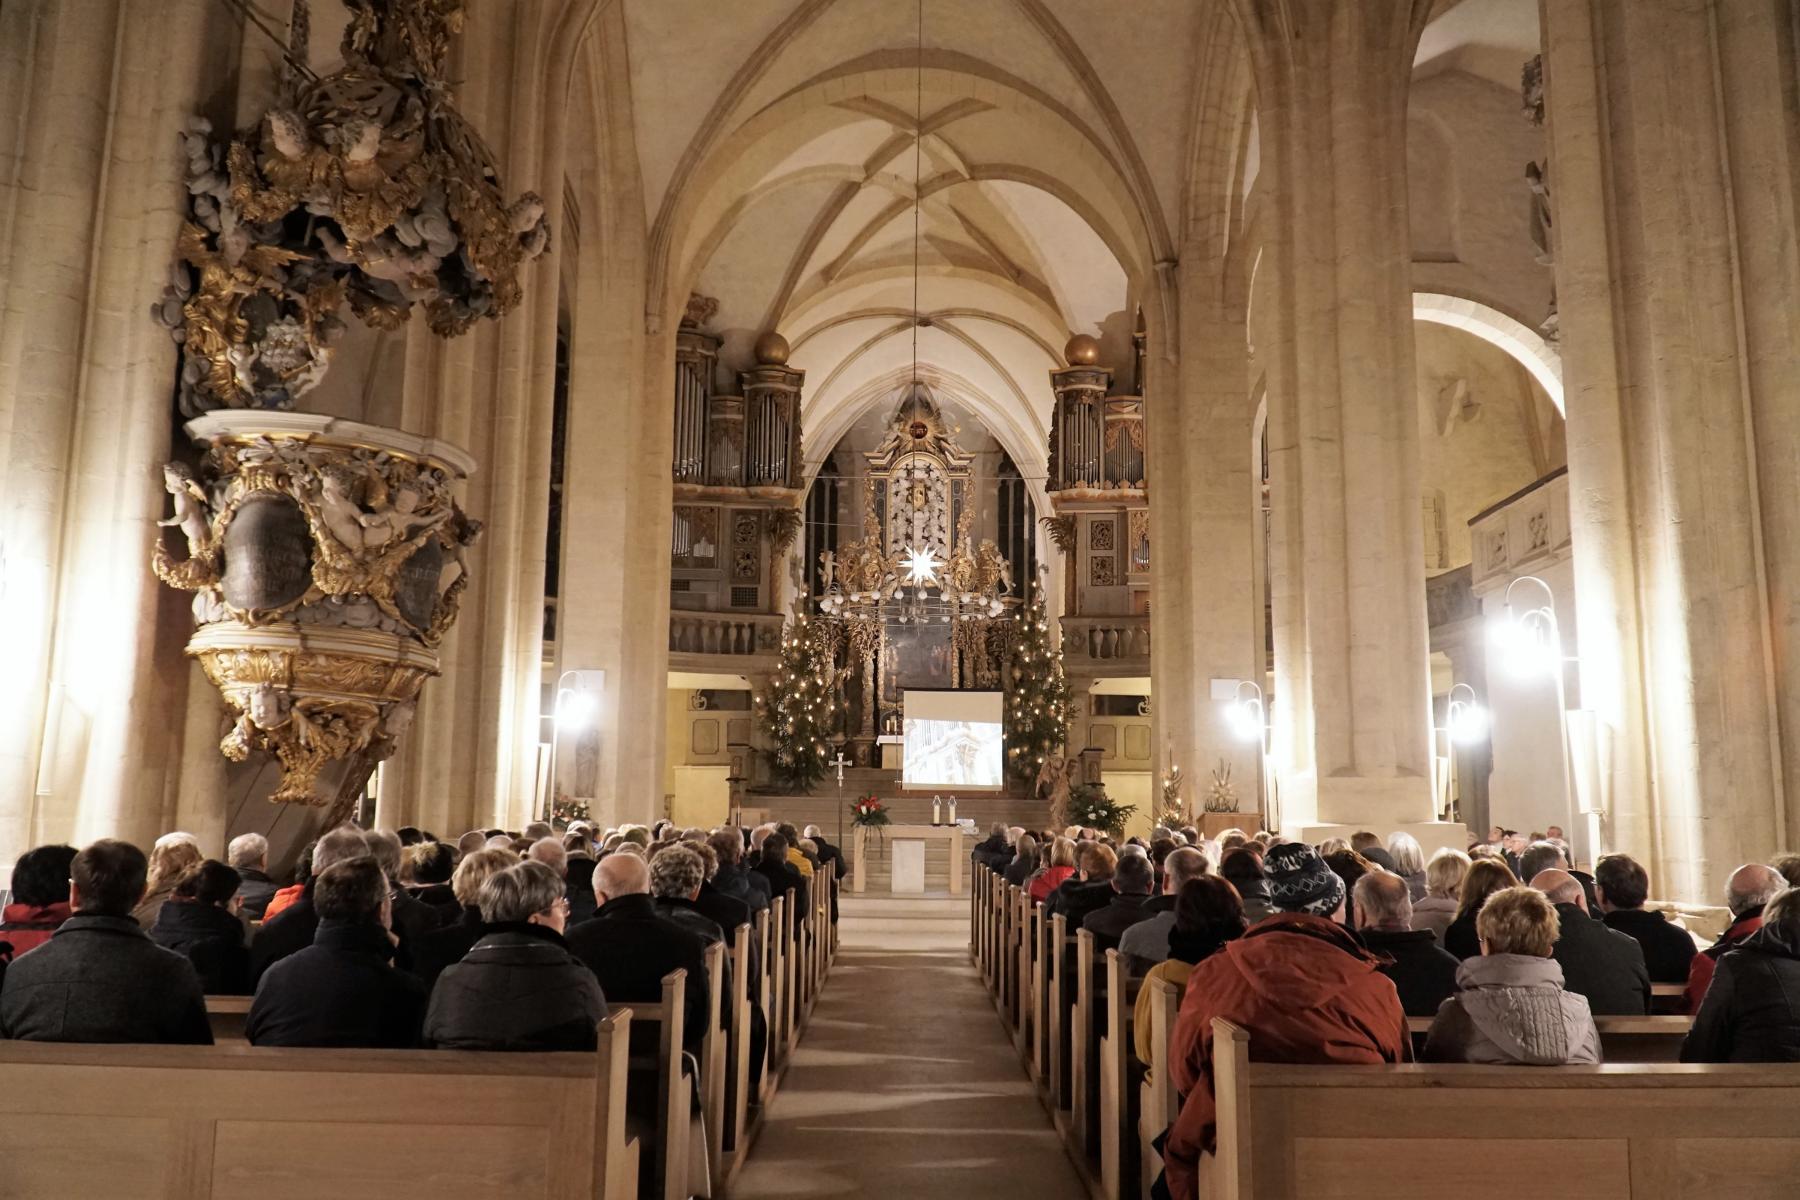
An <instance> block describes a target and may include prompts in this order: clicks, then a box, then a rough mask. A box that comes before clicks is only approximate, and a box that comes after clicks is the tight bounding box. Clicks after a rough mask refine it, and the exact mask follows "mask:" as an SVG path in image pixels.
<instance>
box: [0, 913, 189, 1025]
mask: <svg viewBox="0 0 1800 1200" xmlns="http://www.w3.org/2000/svg"><path fill="white" fill-rule="evenodd" d="M0 1037H7V1038H16V1039H18V1040H20V1041H31V1042H149V1043H165V1044H177V1045H200V1046H210V1045H211V1044H212V1040H213V1039H212V1026H211V1025H210V1024H209V1023H208V1022H207V1019H206V999H205V997H204V996H202V995H201V992H200V980H199V978H198V977H197V976H195V974H194V967H193V964H191V963H190V962H188V960H187V959H186V958H184V957H182V956H181V955H179V954H176V953H175V952H174V951H172V950H164V949H163V948H162V947H161V946H158V945H157V944H156V943H155V942H152V941H151V940H150V938H149V937H148V935H146V934H145V933H144V931H143V930H142V929H140V928H139V927H138V923H137V922H136V921H134V920H132V919H131V918H130V917H101V916H88V915H84V914H82V913H76V914H75V915H74V916H72V917H70V918H69V919H68V920H67V921H64V922H63V923H62V927H61V928H59V929H58V930H57V931H56V933H55V935H54V936H53V937H51V939H50V940H49V941H47V942H45V943H44V944H43V945H41V946H39V947H37V949H35V950H32V951H31V952H30V953H28V954H21V955H20V956H19V957H18V959H16V960H15V961H14V962H13V964H12V966H11V967H9V968H8V969H7V972H6V984H5V987H4V989H0Z"/></svg>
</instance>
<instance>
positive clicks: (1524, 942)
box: [1423, 879, 1600, 1067]
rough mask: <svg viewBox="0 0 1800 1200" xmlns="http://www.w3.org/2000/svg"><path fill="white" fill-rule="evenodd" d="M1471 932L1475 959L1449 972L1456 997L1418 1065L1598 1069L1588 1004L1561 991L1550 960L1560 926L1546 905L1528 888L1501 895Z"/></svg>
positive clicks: (1447, 1006) (1427, 1041)
mask: <svg viewBox="0 0 1800 1200" xmlns="http://www.w3.org/2000/svg"><path fill="white" fill-rule="evenodd" d="M1569 882H1570V884H1572V885H1574V886H1575V887H1576V888H1577V890H1579V885H1578V884H1575V881H1574V880H1573V879H1571V880H1570V881H1569ZM1475 924H1476V930H1477V932H1478V933H1479V935H1480V937H1481V953H1480V954H1479V955H1478V956H1476V957H1475V958H1471V959H1468V960H1466V961H1465V962H1463V964H1462V965H1461V966H1460V967H1459V968H1458V969H1457V973H1456V986H1457V989H1458V990H1457V994H1456V995H1454V996H1452V997H1451V998H1450V999H1448V1000H1446V1001H1444V1005H1443V1007H1442V1008H1440V1009H1439V1010H1438V1012H1437V1019H1436V1020H1434V1021H1432V1023H1431V1032H1430V1034H1429V1035H1427V1037H1426V1039H1425V1050H1424V1054H1423V1057H1424V1058H1425V1059H1426V1061H1428V1062H1469V1063H1512V1064H1517V1065H1519V1066H1536V1067H1554V1066H1564V1065H1568V1064H1573V1063H1597V1062H1599V1061H1600V1034H1599V1032H1598V1031H1597V1030H1596V1029H1595V1028H1594V1017H1593V1013H1592V1012H1591V1011H1589V1009H1588V1002H1587V1000H1586V998H1584V997H1582V996H1580V995H1578V994H1576V993H1574V992H1571V991H1568V990H1566V989H1565V988H1564V987H1563V972H1562V968H1561V967H1559V966H1558V965H1557V964H1556V962H1555V961H1554V960H1553V959H1552V958H1551V957H1550V954H1551V948H1552V947H1553V946H1555V945H1556V943H1557V941H1558V940H1559V938H1558V932H1559V928H1560V925H1561V919H1560V917H1559V916H1558V912H1557V909H1556V908H1554V907H1552V906H1551V903H1550V899H1549V897H1547V896H1545V895H1544V894H1542V893H1541V892H1539V891H1537V890H1536V889H1534V888H1527V887H1510V888H1503V889H1501V890H1500V891H1498V892H1495V893H1494V894H1493V895H1491V896H1489V897H1488V899H1487V902H1486V903H1485V904H1483V905H1482V906H1481V914H1480V916H1478V917H1477V918H1476V921H1475Z"/></svg>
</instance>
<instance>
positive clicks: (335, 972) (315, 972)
mask: <svg viewBox="0 0 1800 1200" xmlns="http://www.w3.org/2000/svg"><path fill="white" fill-rule="evenodd" d="M324 844H325V843H324V842H323V840H321V842H320V848H321V849H323V848H324ZM312 906H313V911H314V913H315V914H316V916H317V919H318V927H317V932H316V933H315V934H314V936H313V941H312V945H310V946H307V947H306V948H304V949H302V950H298V951H296V952H295V953H293V954H290V955H287V956H286V957H284V958H282V959H281V960H280V961H278V962H275V963H272V964H271V965H270V966H269V968H268V970H267V971H265V972H264V973H263V977H262V980H261V982H259V983H258V984H257V985H256V999H254V1000H252V1001H251V1002H250V1015H249V1016H248V1017H247V1018H246V1019H245V1021H244V1035H245V1036H246V1037H248V1038H249V1039H250V1044H251V1045H253V1046H340V1047H363V1048H368V1049H390V1050H404V1049H407V1048H409V1047H412V1046H417V1045H418V1044H419V1028H420V1025H421V1023H422V1022H423V1021H424V1018H425V1002H426V990H425V985H424V984H422V983H420V982H419V981H418V979H417V978H415V977H414V976H412V975H409V974H407V973H406V972H405V971H402V970H399V969H398V968H396V967H395V966H394V965H393V961H392V960H393V957H394V946H395V939H394V938H393V937H392V936H391V935H390V927H391V922H392V919H393V888H392V884H391V882H390V881H389V879H388V875H387V872H386V871H384V870H382V868H381V864H380V863H378V862H376V861H375V859H374V858H372V857H370V856H368V855H362V856H359V857H355V858H349V859H345V860H342V861H338V862H334V863H332V865H331V866H329V867H327V868H325V869H324V870H323V871H321V872H319V874H318V877H317V879H316V880H315V881H314V884H313V894H312Z"/></svg>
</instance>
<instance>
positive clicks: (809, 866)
mask: <svg viewBox="0 0 1800 1200" xmlns="http://www.w3.org/2000/svg"><path fill="white" fill-rule="evenodd" d="M775 832H776V834H778V835H779V836H780V837H781V839H782V840H783V841H785V842H786V843H787V854H788V858H787V860H788V865H789V866H790V867H792V868H794V870H796V871H798V872H800V876H801V878H803V879H805V880H807V881H808V884H809V886H810V883H811V880H812V877H813V862H812V860H811V859H810V858H808V857H806V851H804V850H802V849H801V848H800V831H799V830H798V829H795V828H794V827H793V826H792V825H790V824H788V823H787V822H786V821H783V822H781V823H780V824H778V825H776V826H775Z"/></svg>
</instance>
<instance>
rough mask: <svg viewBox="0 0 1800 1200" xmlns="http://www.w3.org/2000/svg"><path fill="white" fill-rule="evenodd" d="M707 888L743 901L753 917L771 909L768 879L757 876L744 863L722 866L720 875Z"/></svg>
mask: <svg viewBox="0 0 1800 1200" xmlns="http://www.w3.org/2000/svg"><path fill="white" fill-rule="evenodd" d="M707 886H708V887H711V888H713V889H714V890H716V891H719V892H722V893H723V894H725V895H727V896H730V897H731V898H732V899H733V900H741V901H743V902H744V903H745V904H746V905H748V906H749V908H750V912H751V915H752V916H754V915H755V914H757V913H759V912H762V911H763V910H764V909H766V908H768V907H769V899H770V891H769V879H768V877H767V876H766V875H759V874H757V873H756V872H755V871H752V870H751V869H750V868H749V867H746V866H745V865H744V864H742V863H738V864H736V865H735V866H729V867H727V866H721V867H720V868H719V872H718V874H716V875H714V876H713V877H712V880H711V882H710V883H709V884H708V885H707Z"/></svg>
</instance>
